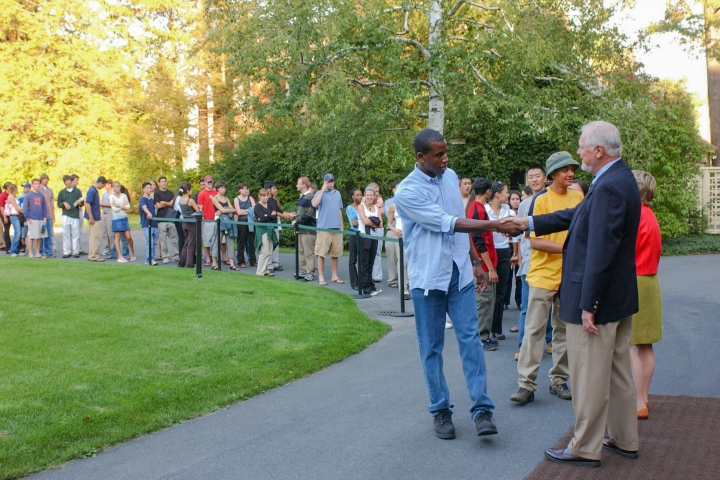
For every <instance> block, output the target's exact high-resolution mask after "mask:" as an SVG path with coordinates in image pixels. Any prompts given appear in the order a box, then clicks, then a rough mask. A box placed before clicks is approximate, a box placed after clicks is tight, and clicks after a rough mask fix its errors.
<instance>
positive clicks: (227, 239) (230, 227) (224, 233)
mask: <svg viewBox="0 0 720 480" xmlns="http://www.w3.org/2000/svg"><path fill="white" fill-rule="evenodd" d="M215 188H217V191H218V193H217V195H215V197H214V198H213V199H212V201H213V206H214V207H215V212H216V213H215V215H216V216H217V217H218V219H219V220H220V238H218V241H219V242H220V255H221V256H224V257H225V260H222V258H221V259H220V261H223V262H225V263H227V264H228V265H230V269H231V270H235V271H239V270H240V269H239V268H238V267H237V266H236V265H235V239H236V238H237V225H235V224H232V223H229V222H231V221H232V220H233V218H234V215H235V207H234V206H232V205H231V204H230V200H229V199H228V198H227V197H226V196H225V192H227V187H226V186H225V182H223V181H220V182H218V183H217V185H216V187H215ZM218 261H219V260H218V258H217V250H215V251H213V270H217V269H218V267H217V265H218V263H217V262H218Z"/></svg>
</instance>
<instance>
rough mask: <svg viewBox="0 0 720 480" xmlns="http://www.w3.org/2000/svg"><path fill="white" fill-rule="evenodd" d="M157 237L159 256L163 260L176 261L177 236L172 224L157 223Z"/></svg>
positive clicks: (177, 254)
mask: <svg viewBox="0 0 720 480" xmlns="http://www.w3.org/2000/svg"><path fill="white" fill-rule="evenodd" d="M158 236H159V240H158V243H160V255H161V256H162V258H163V261H165V260H170V259H172V260H174V261H176V262H177V261H178V256H179V253H178V236H177V229H176V228H175V224H174V223H173V222H160V223H158Z"/></svg>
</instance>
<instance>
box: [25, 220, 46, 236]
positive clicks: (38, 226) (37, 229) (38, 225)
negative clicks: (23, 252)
mask: <svg viewBox="0 0 720 480" xmlns="http://www.w3.org/2000/svg"><path fill="white" fill-rule="evenodd" d="M43 226H45V222H43V221H40V220H28V233H27V238H28V239H30V240H37V239H39V238H45V237H47V232H45V234H44V235H43V234H42V233H41V232H42V227H43Z"/></svg>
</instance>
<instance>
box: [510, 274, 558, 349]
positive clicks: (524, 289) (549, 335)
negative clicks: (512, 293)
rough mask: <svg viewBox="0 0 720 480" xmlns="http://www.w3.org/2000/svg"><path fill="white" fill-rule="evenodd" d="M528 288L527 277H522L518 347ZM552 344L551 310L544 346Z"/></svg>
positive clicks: (522, 330)
mask: <svg viewBox="0 0 720 480" xmlns="http://www.w3.org/2000/svg"><path fill="white" fill-rule="evenodd" d="M529 292H530V286H529V285H528V283H527V275H522V308H521V309H520V317H519V318H518V347H522V341H523V337H524V336H525V316H526V315H527V307H528V305H527V304H528V294H529ZM551 343H552V309H550V313H549V315H548V323H547V328H546V329H545V344H547V345H550V344H551Z"/></svg>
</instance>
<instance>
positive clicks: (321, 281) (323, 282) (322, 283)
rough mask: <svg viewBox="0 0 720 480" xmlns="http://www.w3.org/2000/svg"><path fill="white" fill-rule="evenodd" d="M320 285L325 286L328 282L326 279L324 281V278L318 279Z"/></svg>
mask: <svg viewBox="0 0 720 480" xmlns="http://www.w3.org/2000/svg"><path fill="white" fill-rule="evenodd" d="M318 285H320V286H323V287H324V286H325V285H327V282H326V281H323V280H318Z"/></svg>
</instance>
